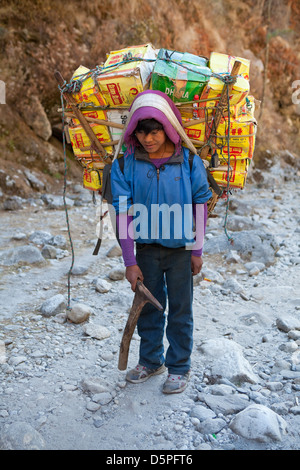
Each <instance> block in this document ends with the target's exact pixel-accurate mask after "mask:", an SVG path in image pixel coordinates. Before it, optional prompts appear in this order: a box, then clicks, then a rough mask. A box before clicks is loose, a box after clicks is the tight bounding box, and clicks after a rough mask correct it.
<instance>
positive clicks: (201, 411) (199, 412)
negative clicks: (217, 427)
mask: <svg viewBox="0 0 300 470" xmlns="http://www.w3.org/2000/svg"><path fill="white" fill-rule="evenodd" d="M190 416H191V417H192V418H198V419H199V421H200V422H201V421H205V420H206V419H209V418H215V417H216V414H215V412H214V411H212V410H211V409H210V408H207V407H206V406H203V405H198V404H196V405H195V406H193V408H192V409H191V412H190Z"/></svg>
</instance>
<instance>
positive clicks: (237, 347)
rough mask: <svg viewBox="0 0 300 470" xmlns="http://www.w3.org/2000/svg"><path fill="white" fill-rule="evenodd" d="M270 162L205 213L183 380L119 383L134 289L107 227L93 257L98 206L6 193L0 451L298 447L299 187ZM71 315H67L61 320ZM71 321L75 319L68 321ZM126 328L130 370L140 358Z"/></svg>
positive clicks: (78, 194)
mask: <svg viewBox="0 0 300 470" xmlns="http://www.w3.org/2000/svg"><path fill="white" fill-rule="evenodd" d="M294 175H295V173H294V169H293V167H291V166H288V165H282V164H280V162H279V161H278V163H276V164H275V165H274V166H273V167H272V169H271V170H270V171H269V172H268V173H267V174H265V175H264V176H265V178H264V182H263V183H261V184H255V183H250V182H249V183H248V184H247V185H246V188H245V190H243V191H242V192H236V193H234V194H233V195H232V196H231V197H230V210H229V214H228V220H227V230H228V233H229V234H230V236H232V237H233V240H234V242H233V244H230V243H229V242H228V240H227V237H226V235H225V233H224V229H223V221H224V214H225V202H221V201H220V202H219V203H218V205H217V208H216V217H213V218H211V219H209V223H208V227H207V233H206V238H205V246H204V252H205V257H204V266H203V270H202V274H200V275H198V276H197V277H195V279H194V284H195V290H194V317H195V334H194V351H193V359H192V364H193V367H192V372H191V380H190V382H189V385H188V387H187V389H186V390H185V391H184V392H183V393H182V394H178V395H176V394H175V395H170V396H168V395H164V394H162V392H161V388H162V383H163V381H164V380H165V376H164V374H163V375H160V376H155V377H152V378H151V379H149V380H148V381H147V382H145V383H143V384H139V385H133V384H129V383H126V381H125V372H121V371H119V370H118V367H117V365H118V352H119V344H120V340H121V337H122V332H123V328H124V326H125V323H126V319H127V314H128V311H129V308H130V306H131V304H132V300H133V293H132V291H131V289H130V287H129V284H128V282H127V281H126V279H124V267H123V262H122V257H121V256H120V252H119V249H118V246H117V244H116V240H115V239H114V237H113V234H112V233H113V232H112V229H111V226H110V223H109V221H108V220H107V219H105V226H104V240H103V243H102V246H101V250H100V253H99V255H98V256H93V255H92V252H93V248H94V244H95V241H96V232H95V227H96V223H97V216H96V209H97V206H95V205H94V204H93V202H92V200H91V195H90V194H89V192H88V191H86V190H83V189H81V188H80V187H79V186H74V187H73V186H71V185H69V187H68V205H69V209H68V214H69V220H70V226H71V234H72V240H73V244H74V253H75V263H74V269H73V274H72V276H71V290H70V296H71V307H72V310H67V309H66V305H67V273H68V271H69V269H70V265H71V259H72V258H71V250H70V245H69V240H68V233H67V230H66V220H65V211H64V209H63V207H62V200H61V199H62V198H61V196H57V195H56V196H53V195H49V194H48V195H42V196H41V195H39V196H37V197H36V198H34V199H27V200H21V199H20V198H13V197H12V198H10V200H7V201H6V203H5V204H6V206H5V207H3V209H2V210H1V213H0V216H1V233H0V309H1V313H0V325H1V329H0V378H1V381H0V394H1V400H0V449H1V450H6V449H16V450H23V449H49V450H115V451H118V450H132V451H138V450H152V451H153V453H155V451H167V450H169V451H171V450H172V451H174V450H175V451H184V452H187V453H188V452H190V451H197V450H296V449H299V447H300V445H299V444H300V403H299V401H300V349H299V346H300V318H299V313H300V276H299V268H300V237H299V234H300V228H299V222H300V211H299V197H300V189H299V185H298V186H297V184H298V183H297V181H296V178H297V176H294ZM67 317H68V318H67ZM71 320H72V321H71ZM138 347H139V338H138V336H137V335H136V334H134V336H133V339H132V342H131V347H130V353H129V364H128V367H132V366H135V365H136V359H137V356H138Z"/></svg>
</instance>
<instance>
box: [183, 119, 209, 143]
mask: <svg viewBox="0 0 300 470" xmlns="http://www.w3.org/2000/svg"><path fill="white" fill-rule="evenodd" d="M190 121H191V122H192V125H191V126H187V124H188V123H189V122H190ZM182 123H183V125H184V130H185V132H186V134H187V136H188V137H189V138H190V139H191V141H192V142H193V144H194V145H195V147H197V144H198V145H200V144H201V146H202V145H203V143H204V142H205V141H206V137H205V129H206V124H205V122H199V123H197V122H195V120H193V119H186V118H184V117H183V118H182Z"/></svg>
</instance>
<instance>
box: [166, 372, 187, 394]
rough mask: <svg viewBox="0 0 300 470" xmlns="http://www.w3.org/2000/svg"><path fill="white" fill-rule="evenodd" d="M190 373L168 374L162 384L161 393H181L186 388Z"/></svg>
mask: <svg viewBox="0 0 300 470" xmlns="http://www.w3.org/2000/svg"><path fill="white" fill-rule="evenodd" d="M189 378H190V373H189V372H187V373H186V374H184V375H176V374H169V375H168V378H167V380H166V381H165V383H164V385H163V393H181V392H183V390H185V389H186V387H187V384H188V381H189Z"/></svg>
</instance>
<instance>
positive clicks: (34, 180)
mask: <svg viewBox="0 0 300 470" xmlns="http://www.w3.org/2000/svg"><path fill="white" fill-rule="evenodd" d="M24 174H25V176H26V178H27V180H28V181H29V184H30V186H31V187H32V188H33V189H36V190H39V191H40V190H43V189H45V183H44V182H43V181H42V180H41V179H40V177H39V175H38V174H37V173H35V172H34V171H30V170H28V169H25V170H24Z"/></svg>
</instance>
